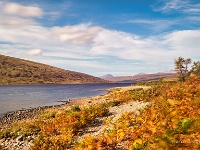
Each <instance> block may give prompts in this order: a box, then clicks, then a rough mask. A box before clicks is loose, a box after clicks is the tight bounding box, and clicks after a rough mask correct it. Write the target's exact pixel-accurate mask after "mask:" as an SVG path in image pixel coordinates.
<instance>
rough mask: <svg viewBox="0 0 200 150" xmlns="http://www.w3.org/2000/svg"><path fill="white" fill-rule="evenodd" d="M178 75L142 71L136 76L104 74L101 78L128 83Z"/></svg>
mask: <svg viewBox="0 0 200 150" xmlns="http://www.w3.org/2000/svg"><path fill="white" fill-rule="evenodd" d="M176 76H177V75H176V73H174V72H163V73H162V72H161V73H154V74H144V73H140V74H137V75H134V76H115V77H114V76H113V77H107V76H102V77H101V78H102V79H104V80H108V81H111V82H126V83H134V82H142V81H152V80H159V79H160V78H175V77H176Z"/></svg>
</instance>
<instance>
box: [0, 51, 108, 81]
mask: <svg viewBox="0 0 200 150" xmlns="http://www.w3.org/2000/svg"><path fill="white" fill-rule="evenodd" d="M105 82H106V81H105V80H103V79H100V78H97V77H94V76H91V75H87V74H84V73H79V72H74V71H69V70H64V69H60V68H57V67H53V66H49V65H45V64H41V63H36V62H32V61H28V60H23V59H19V58H13V57H9V56H4V55H0V84H1V85H2V84H3V85H4V84H73V83H74V84H78V83H105Z"/></svg>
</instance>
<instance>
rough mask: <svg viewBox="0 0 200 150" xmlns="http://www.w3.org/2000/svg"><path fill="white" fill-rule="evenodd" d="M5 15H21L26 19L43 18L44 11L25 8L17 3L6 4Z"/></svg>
mask: <svg viewBox="0 0 200 150" xmlns="http://www.w3.org/2000/svg"><path fill="white" fill-rule="evenodd" d="M3 11H4V13H6V14H12V15H19V16H24V17H41V16H42V15H43V11H42V9H41V8H39V7H35V6H23V5H20V4H17V3H6V4H5V5H4V8H3Z"/></svg>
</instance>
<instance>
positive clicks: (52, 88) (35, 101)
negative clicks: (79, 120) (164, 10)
mask: <svg viewBox="0 0 200 150" xmlns="http://www.w3.org/2000/svg"><path fill="white" fill-rule="evenodd" d="M129 85H131V84H130V83H109V84H80V85H77V84H54V85H52V84H48V85H8V86H0V114H3V113H6V112H8V111H15V110H20V109H23V108H26V109H27V108H32V107H38V106H51V105H58V104H62V102H58V101H64V100H67V99H75V98H80V97H90V96H97V95H102V94H105V93H107V91H105V89H106V88H111V87H120V86H129Z"/></svg>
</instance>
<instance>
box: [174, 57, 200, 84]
mask: <svg viewBox="0 0 200 150" xmlns="http://www.w3.org/2000/svg"><path fill="white" fill-rule="evenodd" d="M174 64H175V70H176V71H177V73H178V78H179V80H180V81H182V82H184V81H185V80H186V78H187V77H188V76H190V75H191V76H192V75H198V76H199V75H200V61H197V62H193V64H192V60H191V58H187V59H184V58H183V57H179V58H177V59H175V60H174ZM191 64H192V65H191Z"/></svg>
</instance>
